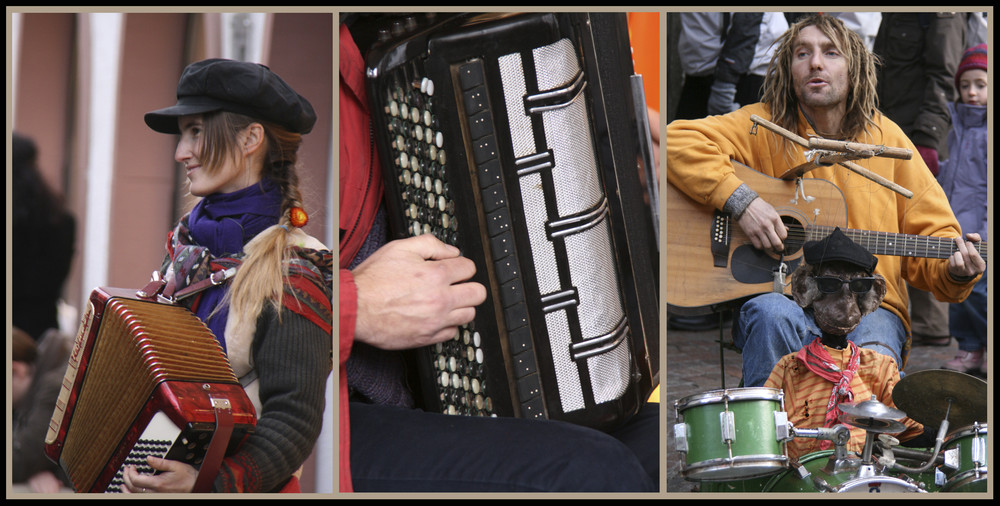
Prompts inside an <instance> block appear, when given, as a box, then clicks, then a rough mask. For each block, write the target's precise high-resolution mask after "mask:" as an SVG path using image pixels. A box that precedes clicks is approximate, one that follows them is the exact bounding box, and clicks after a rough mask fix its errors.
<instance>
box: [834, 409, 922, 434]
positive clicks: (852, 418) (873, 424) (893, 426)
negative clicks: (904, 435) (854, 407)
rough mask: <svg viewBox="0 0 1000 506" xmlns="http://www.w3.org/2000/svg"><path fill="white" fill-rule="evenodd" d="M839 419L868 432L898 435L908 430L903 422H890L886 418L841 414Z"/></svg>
mask: <svg viewBox="0 0 1000 506" xmlns="http://www.w3.org/2000/svg"><path fill="white" fill-rule="evenodd" d="M838 419H839V420H840V421H841V422H844V423H846V424H847V425H850V426H852V427H857V428H859V429H864V430H866V431H868V432H878V433H883V432H884V433H887V434H898V433H900V432H903V431H904V430H906V425H904V424H903V422H898V421H896V420H889V419H886V418H872V417H870V416H856V415H850V414H847V413H841V414H840V416H839V417H838Z"/></svg>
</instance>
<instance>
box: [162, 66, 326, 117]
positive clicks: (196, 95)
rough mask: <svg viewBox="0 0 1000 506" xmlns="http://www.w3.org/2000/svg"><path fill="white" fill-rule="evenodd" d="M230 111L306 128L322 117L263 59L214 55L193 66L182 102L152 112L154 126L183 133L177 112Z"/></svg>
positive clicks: (181, 86) (181, 87) (184, 77)
mask: <svg viewBox="0 0 1000 506" xmlns="http://www.w3.org/2000/svg"><path fill="white" fill-rule="evenodd" d="M213 111H229V112H234V113H238V114H243V115H246V116H250V117H251V118H254V119H258V120H263V121H269V122H272V123H276V124H278V125H281V126H282V127H284V128H287V129H288V130H289V131H291V132H294V133H298V134H306V133H309V131H311V130H312V127H313V125H314V124H315V123H316V113H315V112H314V111H313V108H312V105H311V104H310V103H309V101H308V100H306V99H305V98H304V97H302V96H301V95H299V94H298V93H296V92H295V90H293V89H292V87H291V86H289V85H288V84H287V83H285V81H283V80H282V79H281V78H280V77H278V75H277V74H275V73H274V72H271V69H269V68H267V67H266V66H264V65H261V64H259V63H252V62H242V61H236V60H225V59H221V58H210V59H207V60H202V61H197V62H194V63H192V64H190V65H188V66H187V68H185V69H184V72H183V73H181V78H180V81H179V82H178V83H177V105H174V106H171V107H167V108H164V109H159V110H156V111H152V112H148V113H146V116H145V118H144V119H145V120H146V124H147V125H149V128H152V129H153V130H156V131H157V132H161V133H165V134H176V133H180V132H179V130H178V128H177V118H178V117H179V116H186V115H189V114H204V113H207V112H213Z"/></svg>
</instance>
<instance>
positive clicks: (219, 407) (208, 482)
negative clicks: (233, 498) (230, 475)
mask: <svg viewBox="0 0 1000 506" xmlns="http://www.w3.org/2000/svg"><path fill="white" fill-rule="evenodd" d="M212 406H213V407H214V408H215V432H214V433H213V434H212V440H211V442H209V443H208V450H207V451H206V452H205V459H204V460H203V461H202V464H201V468H200V469H199V471H198V477H197V478H196V479H195V482H194V488H193V489H192V490H191V491H192V492H195V493H202V492H210V491H211V490H212V484H213V483H214V482H215V477H216V475H218V474H219V468H220V467H221V466H222V459H223V458H224V457H225V456H226V447H227V446H229V439H230V437H231V436H232V434H233V412H232V408H231V406H230V404H229V400H228V399H215V398H213V399H212Z"/></svg>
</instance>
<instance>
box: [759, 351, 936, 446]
mask: <svg viewBox="0 0 1000 506" xmlns="http://www.w3.org/2000/svg"><path fill="white" fill-rule="evenodd" d="M824 348H826V351H827V352H828V353H829V354H830V358H831V359H832V360H833V361H834V363H835V364H837V366H838V367H840V368H841V369H843V368H845V367H847V362H848V360H849V359H850V358H851V354H850V349H849V348H844V349H843V350H837V349H834V348H830V347H829V346H824ZM860 351H861V362H860V365H859V367H858V372H857V374H855V375H854V379H853V380H851V390H852V391H853V392H854V401H853V402H862V401H866V400H869V399H871V398H872V395H874V396H875V398H876V399H877V400H878V401H879V402H881V403H882V404H885V405H886V406H889V407H890V408H894V409H896V406H895V404H893V402H892V389H893V387H894V386H895V385H896V383H897V382H898V381H899V380H900V377H899V369H897V367H896V362H894V361H893V360H892V359H891V358H889V357H888V356H886V355H883V354H881V353H878V352H877V351H874V350H869V349H866V348H860ZM764 386H765V387H769V388H779V389H781V390H782V391H783V392H784V396H785V411H786V412H787V413H788V421H789V422H790V423H791V424H792V426H793V427H796V428H799V429H817V428H820V427H822V426H823V423H824V422H825V419H826V406H827V404H828V403H829V401H830V393H831V391H832V389H833V383H831V382H830V381H827V380H825V379H823V378H821V377H820V376H818V375H817V374H815V373H813V372H812V371H810V370H809V369H808V368H807V367H806V366H805V364H803V363H802V362H800V361H798V360H796V358H795V353H790V354H788V355H785V356H784V357H781V360H779V361H778V363H777V364H776V365H775V366H774V369H773V370H772V371H771V375H770V376H769V377H768V378H767V381H766V382H765V383H764ZM901 421H902V422H903V424H904V425H905V426H906V429H905V430H904V431H903V432H902V433H900V434H893V437H895V438H896V439H898V440H900V441H909V440H910V439H913V438H914V437H917V436H919V435H920V434H921V433H922V432H923V430H924V428H923V425H921V424H920V423H918V422H916V421H914V420H911V419H910V418H904V419H903V420H901ZM845 425H846V424H845ZM849 428H850V429H851V439H850V441H848V443H847V450H848V451H852V452H856V453H858V454H860V453H861V452H862V450H864V446H865V431H864V430H863V429H859V428H856V427H849ZM819 444H820V440H818V439H813V438H795V439H794V440H792V441H789V442H788V457H789V458H790V459H797V458H798V457H800V456H802V455H806V454H809V453H812V452H815V451H819V449H820V448H819Z"/></svg>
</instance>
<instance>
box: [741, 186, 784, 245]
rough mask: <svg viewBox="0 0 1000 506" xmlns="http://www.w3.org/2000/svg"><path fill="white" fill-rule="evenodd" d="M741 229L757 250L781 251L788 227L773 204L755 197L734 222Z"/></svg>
mask: <svg viewBox="0 0 1000 506" xmlns="http://www.w3.org/2000/svg"><path fill="white" fill-rule="evenodd" d="M736 223H737V224H739V226H740V228H742V229H743V233H745V234H746V235H747V236H748V237H749V238H750V241H751V242H753V246H754V247H755V248H757V249H759V250H765V251H767V250H770V251H776V252H781V251H784V249H785V244H784V242H785V239H787V238H788V229H787V228H785V224H784V223H783V222H782V221H781V216H780V215H779V214H778V211H776V210H775V209H774V206H772V205H771V204H769V203H767V201H765V200H764V199H762V198H759V197H758V198H755V199H753V201H751V202H750V205H748V206H747V208H746V210H745V211H743V215H742V216H740V219H739V220H738V221H737V222H736Z"/></svg>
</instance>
